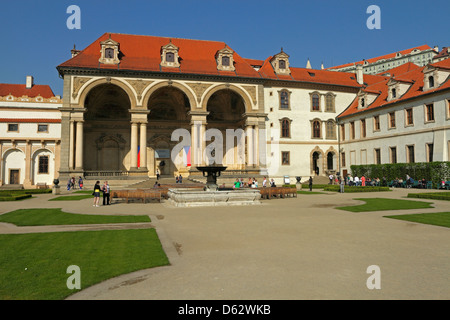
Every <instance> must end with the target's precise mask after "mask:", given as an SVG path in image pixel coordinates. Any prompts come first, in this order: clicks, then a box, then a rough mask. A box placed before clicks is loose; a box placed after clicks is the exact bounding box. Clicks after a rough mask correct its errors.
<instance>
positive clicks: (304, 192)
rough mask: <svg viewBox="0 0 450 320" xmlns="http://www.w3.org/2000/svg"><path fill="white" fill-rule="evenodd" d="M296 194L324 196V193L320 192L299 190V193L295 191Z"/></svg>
mask: <svg viewBox="0 0 450 320" xmlns="http://www.w3.org/2000/svg"><path fill="white" fill-rule="evenodd" d="M297 194H326V193H325V192H320V191H309V190H308V191H306V190H301V191H297Z"/></svg>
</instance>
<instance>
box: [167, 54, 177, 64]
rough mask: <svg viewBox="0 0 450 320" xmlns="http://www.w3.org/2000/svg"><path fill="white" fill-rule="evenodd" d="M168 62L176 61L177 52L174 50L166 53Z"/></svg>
mask: <svg viewBox="0 0 450 320" xmlns="http://www.w3.org/2000/svg"><path fill="white" fill-rule="evenodd" d="M166 62H175V54H174V53H173V52H167V53H166Z"/></svg>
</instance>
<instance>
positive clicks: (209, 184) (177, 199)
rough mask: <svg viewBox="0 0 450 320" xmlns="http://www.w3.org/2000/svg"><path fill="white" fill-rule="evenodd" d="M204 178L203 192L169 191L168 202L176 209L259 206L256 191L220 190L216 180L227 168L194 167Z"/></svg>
mask: <svg viewBox="0 0 450 320" xmlns="http://www.w3.org/2000/svg"><path fill="white" fill-rule="evenodd" d="M196 168H197V170H199V171H201V172H202V173H203V176H204V177H206V186H205V188H204V190H193V189H187V188H184V189H183V188H176V189H175V188H174V189H169V192H168V196H169V202H170V203H171V204H172V205H174V206H176V207H201V206H232V205H254V204H261V202H260V199H261V194H260V192H259V190H258V189H251V188H242V189H236V190H233V189H231V190H229V189H226V190H220V189H219V187H218V186H217V178H218V177H220V175H221V172H222V171H225V170H226V169H227V167H224V166H220V165H208V166H199V167H196Z"/></svg>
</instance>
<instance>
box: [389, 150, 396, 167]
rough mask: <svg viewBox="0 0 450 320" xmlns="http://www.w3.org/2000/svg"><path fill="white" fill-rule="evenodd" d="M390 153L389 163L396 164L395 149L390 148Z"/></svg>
mask: <svg viewBox="0 0 450 320" xmlns="http://www.w3.org/2000/svg"><path fill="white" fill-rule="evenodd" d="M390 151H391V163H397V148H396V147H391V148H390Z"/></svg>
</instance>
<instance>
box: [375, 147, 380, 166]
mask: <svg viewBox="0 0 450 320" xmlns="http://www.w3.org/2000/svg"><path fill="white" fill-rule="evenodd" d="M375 164H381V150H380V149H375Z"/></svg>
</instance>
